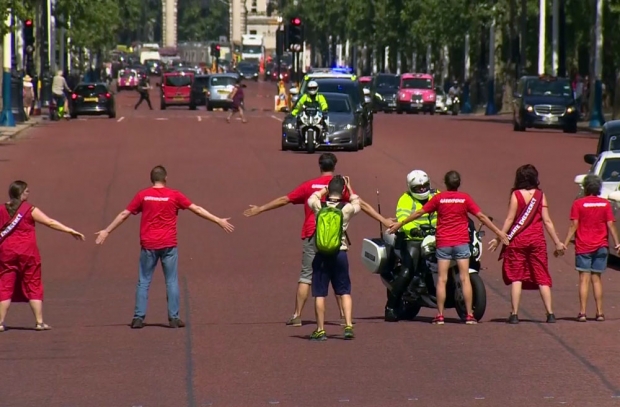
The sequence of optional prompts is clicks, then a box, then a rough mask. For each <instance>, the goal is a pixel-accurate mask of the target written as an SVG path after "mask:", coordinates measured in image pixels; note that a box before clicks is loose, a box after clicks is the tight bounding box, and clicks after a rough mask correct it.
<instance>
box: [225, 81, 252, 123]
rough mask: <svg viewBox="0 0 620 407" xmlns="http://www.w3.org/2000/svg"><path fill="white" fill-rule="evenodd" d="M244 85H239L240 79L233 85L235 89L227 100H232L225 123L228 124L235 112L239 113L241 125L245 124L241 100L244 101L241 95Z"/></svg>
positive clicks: (243, 96)
mask: <svg viewBox="0 0 620 407" xmlns="http://www.w3.org/2000/svg"><path fill="white" fill-rule="evenodd" d="M244 87H245V85H243V84H242V83H241V78H238V79H237V83H236V84H235V88H234V89H233V91H232V92H231V93H230V96H229V98H230V99H231V100H232V104H233V105H232V109H231V110H230V114H229V115H228V117H227V118H226V121H227V122H228V123H230V119H231V118H232V117H233V115H234V114H235V113H236V112H239V115H241V121H242V122H243V123H247V122H248V121H247V120H246V119H245V114H243V112H244V106H243V100H244V99H245V95H244V94H243V88H244Z"/></svg>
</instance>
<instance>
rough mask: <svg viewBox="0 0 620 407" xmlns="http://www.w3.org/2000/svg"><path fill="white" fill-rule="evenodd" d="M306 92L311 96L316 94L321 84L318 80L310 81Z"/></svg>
mask: <svg viewBox="0 0 620 407" xmlns="http://www.w3.org/2000/svg"><path fill="white" fill-rule="evenodd" d="M306 92H307V93H308V94H309V95H311V96H314V95H316V94H317V93H318V92H319V84H318V83H316V81H310V82H309V83H308V87H307V88H306Z"/></svg>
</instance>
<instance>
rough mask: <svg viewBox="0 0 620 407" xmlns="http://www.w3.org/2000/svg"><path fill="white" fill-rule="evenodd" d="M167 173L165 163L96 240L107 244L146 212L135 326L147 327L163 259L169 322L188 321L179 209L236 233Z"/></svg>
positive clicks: (179, 325)
mask: <svg viewBox="0 0 620 407" xmlns="http://www.w3.org/2000/svg"><path fill="white" fill-rule="evenodd" d="M166 181H167V172H166V169H165V168H164V167H162V166H160V165H159V166H157V167H155V168H153V170H152V171H151V182H152V183H153V186H151V187H149V188H146V189H143V190H141V191H140V192H138V193H137V194H136V196H135V197H134V198H133V199H132V200H131V202H130V203H129V205H128V206H127V209H125V210H124V211H122V212H121V213H119V214H118V216H116V218H115V219H114V221H112V223H110V225H109V226H108V227H107V228H105V229H104V230H101V231H99V232H97V233H96V234H97V240H96V242H95V243H97V244H103V242H104V241H105V239H106V238H107V237H108V235H109V234H110V233H112V231H114V229H116V228H117V227H119V226H120V225H121V224H122V223H123V222H125V220H127V218H128V217H129V215H137V214H138V213H140V212H142V218H141V219H140V246H141V247H142V248H141V251H140V274H139V277H138V286H137V287H136V308H135V311H134V316H133V320H132V321H131V327H132V328H134V329H139V328H142V327H143V326H144V318H145V317H146V308H147V304H148V294H149V287H150V285H151V280H152V279H153V273H154V272H155V267H156V266H157V262H158V261H161V265H162V268H163V270H164V278H165V279H166V295H167V298H168V322H169V324H170V327H171V328H183V327H184V326H185V323H184V322H183V321H182V320H181V319H180V318H179V302H180V293H179V276H178V260H179V257H178V251H177V215H178V212H179V209H189V210H190V211H192V212H193V213H195V214H196V215H198V216H200V217H201V218H204V219H207V220H209V221H211V222H213V223H216V224H218V225H219V226H220V227H221V228H222V229H224V230H225V231H226V232H232V231H233V230H234V226H233V225H231V224H230V223H228V219H230V218H226V219H222V218H218V217H217V216H214V215H212V214H211V213H209V212H208V211H207V210H206V209H204V208H201V207H200V206H198V205H196V204H193V203H192V202H191V201H190V200H189V199H187V197H186V196H185V195H183V194H182V193H181V192H179V191H177V190H175V189H171V188H168V187H167V186H166Z"/></svg>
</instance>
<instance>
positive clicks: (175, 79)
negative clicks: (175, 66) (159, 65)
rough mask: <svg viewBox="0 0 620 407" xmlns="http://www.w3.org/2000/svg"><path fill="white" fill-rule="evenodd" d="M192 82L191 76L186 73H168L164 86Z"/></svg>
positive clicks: (184, 84) (183, 84)
mask: <svg viewBox="0 0 620 407" xmlns="http://www.w3.org/2000/svg"><path fill="white" fill-rule="evenodd" d="M191 83H192V78H191V77H190V76H188V75H169V76H166V82H165V85H166V86H176V87H180V86H187V85H189V84H191Z"/></svg>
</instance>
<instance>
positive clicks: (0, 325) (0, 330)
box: [0, 324, 6, 332]
mask: <svg viewBox="0 0 620 407" xmlns="http://www.w3.org/2000/svg"><path fill="white" fill-rule="evenodd" d="M0 332H6V327H5V326H4V324H0Z"/></svg>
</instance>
